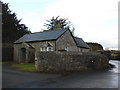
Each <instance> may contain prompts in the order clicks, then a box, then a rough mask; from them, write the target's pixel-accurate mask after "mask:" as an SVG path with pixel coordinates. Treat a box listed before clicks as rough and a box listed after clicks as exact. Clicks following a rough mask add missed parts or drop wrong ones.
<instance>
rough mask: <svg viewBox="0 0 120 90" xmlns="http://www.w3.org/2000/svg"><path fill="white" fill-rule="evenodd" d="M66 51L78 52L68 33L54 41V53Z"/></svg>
mask: <svg viewBox="0 0 120 90" xmlns="http://www.w3.org/2000/svg"><path fill="white" fill-rule="evenodd" d="M60 50H66V51H78V47H77V46H76V43H75V41H74V39H73V37H72V35H71V33H70V31H66V32H65V33H64V34H63V35H62V36H61V37H60V38H58V39H57V40H56V51H60Z"/></svg>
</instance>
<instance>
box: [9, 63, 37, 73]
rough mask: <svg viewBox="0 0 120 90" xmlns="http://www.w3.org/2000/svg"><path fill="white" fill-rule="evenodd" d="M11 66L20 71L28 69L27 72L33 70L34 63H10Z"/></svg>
mask: <svg viewBox="0 0 120 90" xmlns="http://www.w3.org/2000/svg"><path fill="white" fill-rule="evenodd" d="M11 67H12V68H15V69H16V70H20V71H29V72H35V71H36V69H35V64H34V63H33V64H12V65H11Z"/></svg>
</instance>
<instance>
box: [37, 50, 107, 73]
mask: <svg viewBox="0 0 120 90" xmlns="http://www.w3.org/2000/svg"><path fill="white" fill-rule="evenodd" d="M36 57H37V58H36V61H35V67H36V69H37V71H44V72H65V71H84V70H89V69H96V70H97V69H103V68H105V67H108V65H109V64H108V62H109V60H108V58H107V57H106V56H104V55H101V54H92V53H76V52H40V53H37V54H36Z"/></svg>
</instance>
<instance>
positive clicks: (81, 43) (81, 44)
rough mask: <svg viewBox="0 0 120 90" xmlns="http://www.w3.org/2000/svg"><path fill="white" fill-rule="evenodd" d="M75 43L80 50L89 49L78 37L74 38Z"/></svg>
mask: <svg viewBox="0 0 120 90" xmlns="http://www.w3.org/2000/svg"><path fill="white" fill-rule="evenodd" d="M74 39H75V41H76V44H77V46H78V47H81V48H88V49H89V48H90V47H89V46H88V45H87V44H86V43H85V42H84V41H83V39H82V38H78V37H74Z"/></svg>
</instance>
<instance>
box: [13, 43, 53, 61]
mask: <svg viewBox="0 0 120 90" xmlns="http://www.w3.org/2000/svg"><path fill="white" fill-rule="evenodd" d="M47 42H49V43H51V44H52V45H53V50H54V51H55V41H47ZM28 44H29V45H31V46H32V47H33V48H34V49H33V48H31V47H30V46H28V45H27V43H26V44H25V43H20V44H14V61H16V62H19V63H20V62H33V61H34V60H35V56H36V53H37V52H40V48H41V47H42V46H43V45H44V44H46V41H43V42H31V43H28ZM22 48H25V49H26V60H25V61H23V60H22V53H21V49H22Z"/></svg>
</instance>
